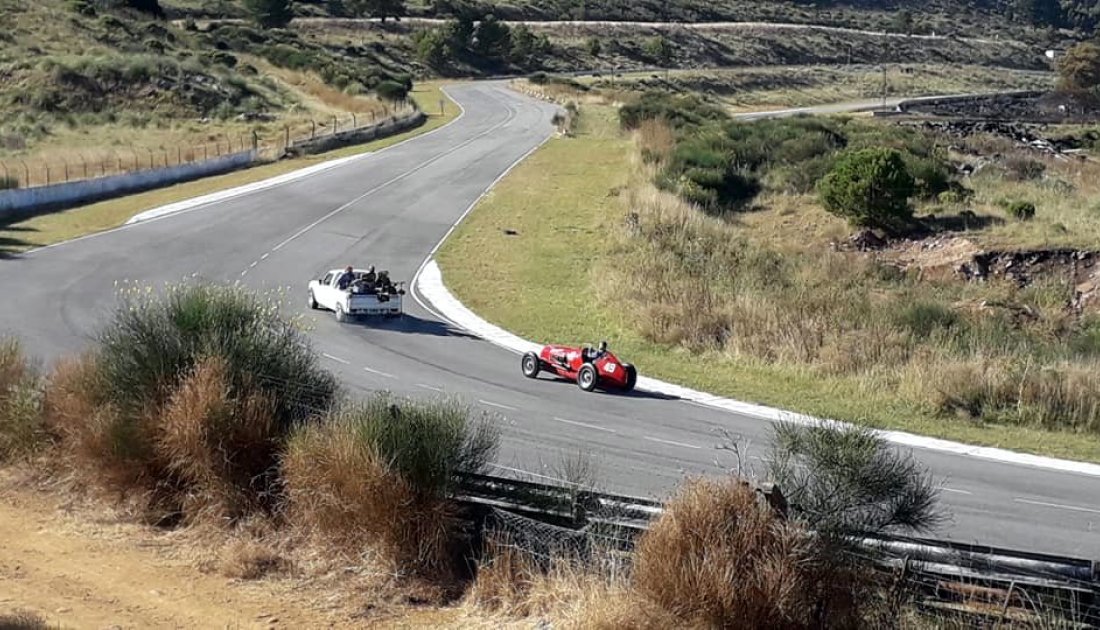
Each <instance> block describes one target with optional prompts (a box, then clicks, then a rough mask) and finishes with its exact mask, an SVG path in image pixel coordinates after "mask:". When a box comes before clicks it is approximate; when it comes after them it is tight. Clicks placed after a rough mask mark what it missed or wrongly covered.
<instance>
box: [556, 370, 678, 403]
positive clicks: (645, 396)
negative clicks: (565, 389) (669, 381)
mask: <svg viewBox="0 0 1100 630" xmlns="http://www.w3.org/2000/svg"><path fill="white" fill-rule="evenodd" d="M539 380H542V381H547V382H550V383H556V384H560V385H569V386H571V387H576V386H577V384H576V382H574V381H570V380H567V379H564V378H561V377H560V376H557V375H554V374H550V373H549V372H543V375H540V376H539ZM594 393H595V394H596V395H601V396H615V397H618V398H636V399H639V400H680V397H679V396H672V395H670V394H661V393H659V392H647V391H643V390H640V389H636V390H634V391H631V392H624V391H620V390H617V389H602V388H597V389H596V391H595V392H594Z"/></svg>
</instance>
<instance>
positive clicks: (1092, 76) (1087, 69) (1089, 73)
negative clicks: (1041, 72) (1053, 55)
mask: <svg viewBox="0 0 1100 630" xmlns="http://www.w3.org/2000/svg"><path fill="white" fill-rule="evenodd" d="M1098 85H1100V44H1096V43H1094V42H1081V43H1079V44H1076V45H1074V46H1072V47H1071V48H1070V49H1069V50H1067V51H1066V52H1065V53H1064V54H1063V55H1062V58H1061V59H1059V60H1058V87H1059V88H1061V89H1063V90H1088V89H1092V88H1094V87H1096V86H1098Z"/></svg>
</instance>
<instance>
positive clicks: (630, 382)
mask: <svg viewBox="0 0 1100 630" xmlns="http://www.w3.org/2000/svg"><path fill="white" fill-rule="evenodd" d="M623 371H625V372H626V385H624V386H623V390H624V391H628V392H632V391H634V386H635V385H637V384H638V370H637V368H635V367H634V366H633V365H632V364H630V363H624V364H623Z"/></svg>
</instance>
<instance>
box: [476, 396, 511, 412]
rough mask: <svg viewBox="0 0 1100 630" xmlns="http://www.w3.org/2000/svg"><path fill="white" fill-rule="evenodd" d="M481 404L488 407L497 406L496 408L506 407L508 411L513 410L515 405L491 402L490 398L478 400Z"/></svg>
mask: <svg viewBox="0 0 1100 630" xmlns="http://www.w3.org/2000/svg"><path fill="white" fill-rule="evenodd" d="M478 402H479V403H481V404H483V405H489V406H490V407H497V408H498V409H507V410H508V411H515V410H516V408H515V407H509V406H508V405H502V404H500V403H495V402H492V401H491V400H480V399H479V400H478Z"/></svg>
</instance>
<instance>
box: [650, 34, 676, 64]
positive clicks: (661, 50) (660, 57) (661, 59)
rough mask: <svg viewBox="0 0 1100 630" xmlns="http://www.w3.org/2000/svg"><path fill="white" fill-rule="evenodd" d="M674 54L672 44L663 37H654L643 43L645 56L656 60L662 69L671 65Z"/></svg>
mask: <svg viewBox="0 0 1100 630" xmlns="http://www.w3.org/2000/svg"><path fill="white" fill-rule="evenodd" d="M675 52H676V51H675V50H674V49H673V47H672V42H670V41H668V39H667V38H665V37H654V38H652V39H650V40H649V41H647V42H646V43H645V54H647V55H649V56H650V57H651V58H652V59H654V60H656V61H657V63H659V64H660V65H661V67H662V68H667V67H669V66H670V65H672V57H673V55H674V54H675Z"/></svg>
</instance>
